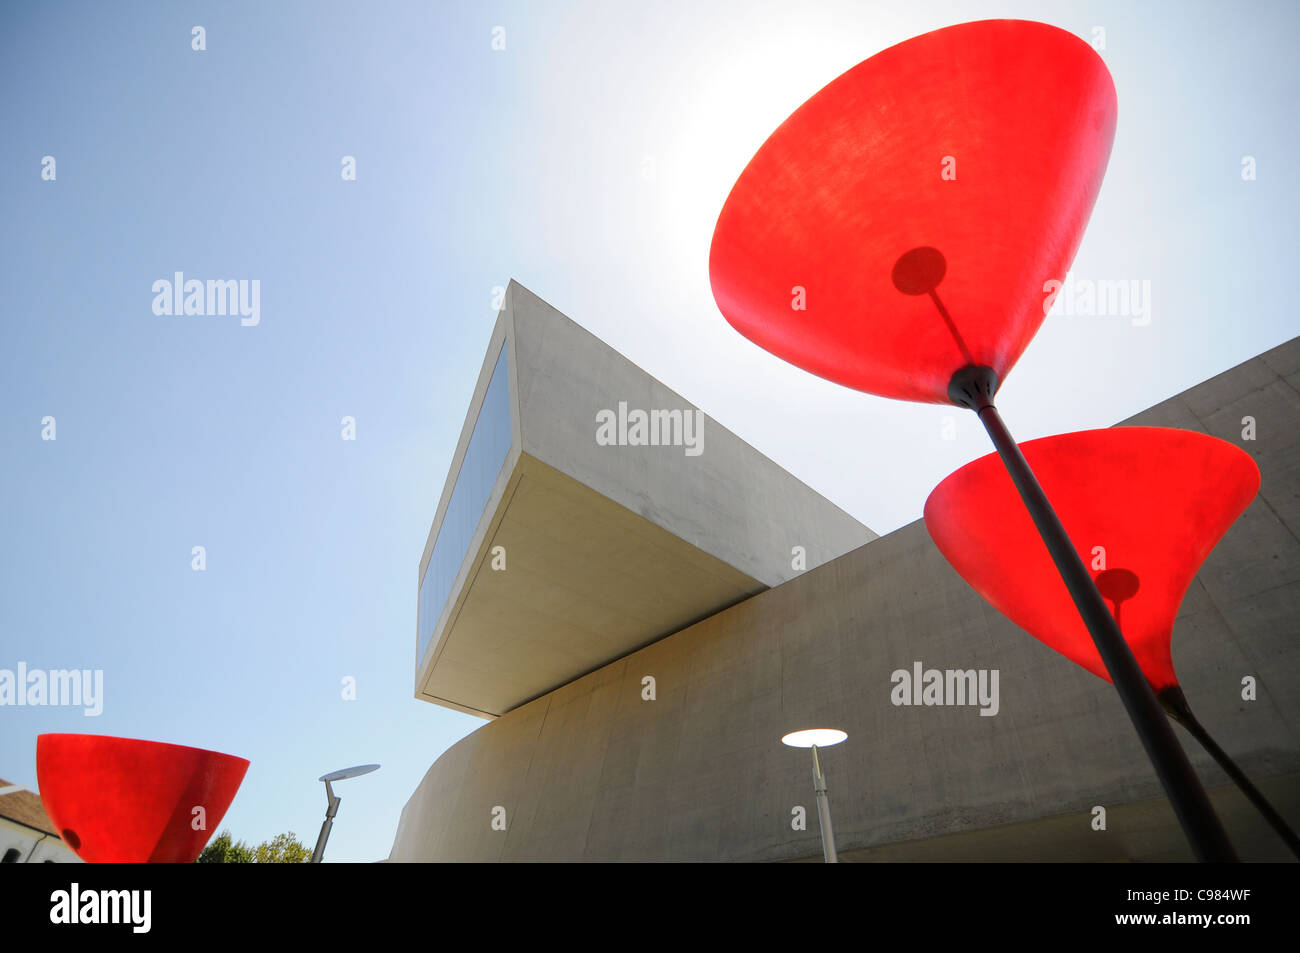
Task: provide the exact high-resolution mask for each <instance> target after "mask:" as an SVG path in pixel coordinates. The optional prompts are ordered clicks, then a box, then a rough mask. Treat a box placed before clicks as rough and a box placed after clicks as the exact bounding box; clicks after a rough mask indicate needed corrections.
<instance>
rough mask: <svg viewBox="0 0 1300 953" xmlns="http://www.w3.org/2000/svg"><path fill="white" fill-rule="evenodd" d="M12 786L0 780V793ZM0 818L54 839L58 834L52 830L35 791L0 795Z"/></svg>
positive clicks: (8, 782)
mask: <svg viewBox="0 0 1300 953" xmlns="http://www.w3.org/2000/svg"><path fill="white" fill-rule="evenodd" d="M14 786H15V785H14V784H13V783H12V782H10V781H6V780H5V779H4V778H0V791H3V790H4V789H5V788H11V787H14ZM0 817H4V818H8V819H9V820H11V821H16V822H17V823H19V824H22V825H24V826H25V827H32V828H35V829H36V830H38V831H45V832H46V833H49V834H53V835H54V836H56V837H57V836H58V834H59V832H58V831H56V830H55V829H54V825H53V824H51V823H50V817H49V815H48V814H46V813H45V805H43V804H41V796H40V795H39V794H37V793H36V792H35V791H28V790H27V789H26V788H23V789H21V790H17V791H10V792H9V793H8V794H0Z"/></svg>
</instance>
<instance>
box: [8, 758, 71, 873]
mask: <svg viewBox="0 0 1300 953" xmlns="http://www.w3.org/2000/svg"><path fill="white" fill-rule="evenodd" d="M0 863H5V864H68V863H72V864H80V863H82V860H81V858H80V857H78V856H77V855H76V854H75V853H73V851H72V849H71V848H70V847H68V845H67V844H65V843H63V841H62V840H60V839H59V832H58V831H56V830H55V829H54V825H53V824H51V823H50V818H49V815H48V814H46V813H45V806H44V805H42V804H41V796H40V795H39V794H37V793H36V792H35V791H29V790H27V788H25V787H23V786H22V785H21V784H10V783H9V782H8V781H6V780H4V779H3V778H0Z"/></svg>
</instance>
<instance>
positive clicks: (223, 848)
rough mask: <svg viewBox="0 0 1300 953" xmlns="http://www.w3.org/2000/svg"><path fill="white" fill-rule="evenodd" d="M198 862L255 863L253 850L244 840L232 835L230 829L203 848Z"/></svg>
mask: <svg viewBox="0 0 1300 953" xmlns="http://www.w3.org/2000/svg"><path fill="white" fill-rule="evenodd" d="M196 863H200V864H251V863H254V857H253V851H252V850H251V849H250V848H249V846H248V845H247V844H245V843H244V842H243V841H242V840H241V841H237V840H235V839H234V838H232V837H231V836H230V831H222V832H221V833H220V834H218V835H217V836H216V837H214V838H212V842H211V843H210V844H208V846H207V847H205V848H203V852H202V853H201V854H199V859H198V860H197V861H196Z"/></svg>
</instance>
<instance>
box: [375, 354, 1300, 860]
mask: <svg viewBox="0 0 1300 953" xmlns="http://www.w3.org/2000/svg"><path fill="white" fill-rule="evenodd" d="M1245 418H1251V419H1252V421H1253V425H1254V427H1255V439H1254V440H1246V439H1243V429H1244V428H1245V427H1246V426H1247V424H1246V423H1245ZM1124 423H1126V424H1135V425H1136V424H1141V425H1146V426H1166V427H1181V428H1186V429H1189V430H1197V431H1201V432H1205V433H1210V434H1212V435H1214V436H1218V437H1220V438H1222V439H1225V440H1229V441H1231V442H1233V443H1235V444H1237V445H1238V446H1241V447H1243V448H1244V449H1245V450H1247V451H1248V452H1250V453H1251V455H1252V456H1253V457H1254V459H1255V460H1256V462H1257V463H1258V464H1259V466H1260V469H1261V471H1262V474H1263V485H1262V488H1261V491H1260V494H1259V496H1258V497H1257V498H1256V499H1255V501H1254V502H1253V503H1252V504H1251V506H1250V508H1249V509H1248V510H1247V512H1246V513H1245V514H1244V515H1243V516H1242V517H1241V519H1239V520H1238V521H1237V523H1236V524H1235V525H1234V526H1233V527H1232V529H1231V530H1229V532H1228V533H1227V535H1226V536H1225V537H1224V539H1223V540H1222V541H1221V542H1220V544H1219V545H1218V546H1217V547H1216V548H1215V550H1214V551H1213V552H1212V553H1211V554H1210V556H1209V558H1208V559H1207V560H1206V562H1205V564H1204V566H1203V567H1202V570H1201V572H1200V574H1199V575H1198V577H1197V578H1196V580H1195V581H1194V582H1193V583H1192V586H1191V587H1190V589H1189V590H1188V593H1187V595H1186V597H1185V599H1184V601H1183V603H1182V606H1181V608H1180V610H1179V613H1178V618H1177V622H1176V624H1175V628H1174V648H1173V651H1174V663H1175V666H1176V667H1177V670H1178V672H1179V675H1180V678H1181V682H1182V685H1183V687H1184V689H1185V690H1186V694H1187V698H1188V699H1189V701H1190V702H1191V704H1192V707H1193V709H1194V710H1195V711H1196V712H1197V714H1198V716H1199V718H1200V720H1201V721H1202V722H1203V723H1204V724H1205V726H1206V727H1207V728H1208V729H1209V731H1210V732H1211V733H1212V734H1213V735H1214V736H1215V737H1216V738H1217V740H1218V741H1219V743H1220V744H1221V745H1222V746H1223V747H1224V748H1225V749H1226V750H1227V751H1228V752H1229V753H1230V754H1232V755H1233V756H1234V757H1235V758H1236V759H1237V761H1238V763H1239V764H1240V765H1241V766H1242V767H1243V769H1244V770H1245V771H1246V773H1247V774H1248V775H1250V776H1251V777H1252V778H1253V779H1254V780H1255V781H1256V782H1257V783H1258V784H1259V785H1260V786H1261V788H1262V789H1263V790H1264V791H1265V793H1266V794H1268V795H1269V796H1270V797H1272V798H1273V799H1274V804H1275V806H1276V807H1277V808H1278V809H1279V810H1280V811H1281V812H1282V814H1283V815H1284V816H1286V817H1287V818H1288V819H1289V821H1290V822H1291V824H1292V825H1293V826H1296V825H1300V783H1298V781H1300V643H1298V642H1297V639H1296V637H1295V633H1296V628H1295V624H1296V616H1297V610H1298V609H1300V339H1296V340H1293V341H1291V342H1288V343H1287V344H1284V345H1282V346H1280V347H1277V348H1275V349H1273V350H1271V351H1268V352H1267V353H1265V354H1262V355H1260V356H1258V357H1256V358H1254V359H1252V360H1250V361H1248V362H1246V363H1245V364H1242V365H1240V366H1238V367H1235V368H1233V369H1231V370H1229V371H1227V372H1225V373H1224V374H1221V375H1219V376H1217V377H1215V378H1213V379H1211V380H1208V381H1205V382H1204V383H1202V384H1200V385H1198V386H1196V387H1193V388H1191V389H1190V390H1188V391H1186V392H1184V393H1182V394H1179V395H1177V396H1176V397H1173V398H1171V399H1169V400H1166V401H1164V402H1162V403H1160V404H1158V405H1156V406H1155V407H1152V408H1150V409H1149V410H1147V411H1145V412H1143V413H1141V414H1138V415H1137V416H1135V417H1134V418H1131V419H1130V420H1128V421H1125V422H1124ZM1208 492H1212V488H1210V489H1209V490H1208ZM917 662H920V663H921V664H922V665H923V666H924V667H925V668H927V669H928V668H936V669H941V670H945V669H961V670H968V669H976V670H988V671H993V670H996V671H997V672H998V673H999V699H998V710H997V713H996V715H993V716H984V715H981V714H980V710H979V708H978V706H973V705H965V706H924V705H921V706H914V705H912V706H904V705H895V704H894V703H893V700H892V698H891V694H892V689H893V687H894V684H893V680H892V673H894V672H895V671H897V670H911V669H912V668H913V666H914V665H915V663H917ZM1247 676H1251V677H1253V678H1254V679H1255V680H1256V683H1257V697H1256V699H1255V700H1253V701H1251V700H1244V699H1243V697H1242V679H1243V678H1245V677H1247ZM647 677H652V678H653V679H654V690H655V697H654V700H646V698H645V691H646V688H645V685H646V683H645V681H644V679H645V678H647ZM805 727H837V728H842V729H844V730H845V731H847V732H848V740H847V741H846V742H845V743H843V744H842V745H839V746H837V747H835V748H831V749H826V750H825V751H824V752H823V756H822V764H823V767H824V769H825V771H826V773H827V776H828V779H829V784H830V795H831V809H832V813H833V816H834V824H835V833H836V839H837V841H838V844H839V848H840V851H841V853H842V855H843V856H844V857H845V858H846V859H864V860H871V859H881V860H884V859H889V860H907V859H995V860H1015V859H1063V860H1064V859H1105V860H1160V859H1168V860H1187V859H1191V852H1190V849H1189V848H1188V847H1187V845H1186V842H1185V840H1183V838H1182V835H1181V833H1180V832H1179V830H1178V828H1177V826H1176V824H1175V823H1174V822H1173V817H1172V811H1171V809H1170V808H1169V805H1168V802H1167V801H1166V800H1165V799H1164V797H1163V793H1162V791H1161V789H1160V786H1159V782H1158V781H1157V779H1156V777H1155V775H1154V773H1153V771H1152V769H1151V767H1150V764H1149V762H1148V761H1147V759H1146V757H1145V754H1144V752H1143V750H1142V748H1141V745H1140V742H1139V741H1138V739H1137V736H1136V734H1135V733H1134V731H1133V728H1132V726H1131V724H1130V723H1129V721H1128V718H1127V715H1126V714H1125V712H1124V710H1123V707H1122V704H1121V702H1120V700H1119V697H1118V696H1117V695H1116V693H1115V691H1114V689H1113V688H1112V687H1111V686H1110V685H1109V684H1108V683H1106V682H1104V681H1103V680H1101V679H1099V678H1097V677H1095V676H1093V675H1091V674H1089V673H1088V672H1086V671H1084V670H1083V669H1081V668H1079V667H1077V666H1075V665H1074V664H1073V663H1071V662H1069V661H1068V660H1066V659H1064V658H1062V657H1061V656H1059V655H1057V654H1056V653H1054V652H1053V651H1052V650H1050V649H1048V648H1047V647H1046V646H1044V645H1042V644H1041V643H1039V642H1038V641H1036V640H1035V639H1033V638H1031V637H1030V636H1028V635H1027V634H1025V633H1024V632H1023V631H1021V630H1020V629H1018V627H1016V626H1015V625H1014V624H1013V623H1011V622H1010V621H1008V620H1007V619H1005V618H1004V617H1002V616H1001V615H1000V614H999V613H997V611H996V610H994V609H992V608H991V607H990V606H988V605H987V604H986V603H985V602H984V601H983V600H982V599H981V598H980V597H979V596H978V595H977V594H976V593H975V592H974V591H973V590H972V589H970V587H969V586H967V584H966V583H965V582H964V581H963V580H962V579H961V578H960V577H959V576H958V575H957V574H956V573H955V572H954V571H953V570H952V569H951V568H950V567H949V565H948V564H947V562H946V561H945V560H944V559H943V557H942V556H941V555H940V553H939V552H938V550H937V549H936V548H935V547H934V545H933V544H932V543H931V541H930V538H929V536H928V534H927V532H926V529H925V526H924V524H923V523H921V522H920V521H917V522H915V523H912V524H909V525H908V526H906V527H903V528H902V529H900V530H898V531H897V532H894V533H891V534H889V535H888V536H885V537H882V538H880V539H876V540H874V541H872V542H870V543H867V544H866V545H863V546H860V547H858V548H856V549H853V550H852V551H850V552H847V553H845V554H844V555H842V556H840V557H839V558H837V559H833V560H831V561H830V562H827V563H825V564H824V565H821V566H819V567H817V568H815V569H810V570H809V571H808V572H806V573H803V574H801V575H798V576H796V577H794V578H792V579H790V580H789V581H786V582H784V583H783V584H781V585H778V586H776V587H774V588H771V589H769V590H767V591H764V592H761V593H759V594H757V595H755V596H753V597H751V598H748V599H745V600H744V601H742V602H740V603H738V604H736V605H733V606H731V607H730V608H728V609H726V610H724V611H722V612H719V613H717V614H715V615H712V616H710V617H709V618H706V619H704V620H702V621H700V622H698V623H696V624H694V625H691V626H689V627H688V628H686V629H683V630H682V631H679V632H677V633H675V634H673V635H671V636H669V637H667V638H664V639H662V640H660V641H657V642H655V643H654V644H652V645H649V646H647V647H645V648H643V649H641V650H639V651H637V652H634V653H632V654H629V655H627V656H625V657H623V658H620V659H618V660H617V661H614V662H612V663H611V664H608V665H606V666H604V667H602V668H600V669H598V670H596V671H593V672H591V673H590V674H588V675H585V676H584V677H582V678H579V679H577V680H575V681H573V682H570V683H569V684H566V685H563V686H562V687H560V688H558V689H556V690H554V691H552V692H550V693H548V694H546V695H543V696H542V697H539V698H537V699H535V700H533V701H531V702H529V703H528V704H526V705H523V706H521V707H519V708H517V709H515V710H514V711H511V712H510V713H508V714H507V715H505V716H504V717H501V718H499V719H497V720H495V721H493V722H491V723H490V724H487V725H485V726H483V727H482V728H480V729H478V730H477V731H475V732H474V733H473V734H471V735H469V736H468V737H466V738H465V739H463V740H462V741H460V742H458V743H457V744H456V745H454V746H453V747H451V748H450V749H448V750H447V751H446V752H445V753H444V754H443V755H442V756H441V757H440V758H439V759H438V760H437V761H436V762H435V763H434V764H433V766H432V767H431V768H430V769H429V771H428V773H427V774H426V776H425V778H424V780H423V781H422V782H421V784H420V785H419V787H418V788H417V790H416V791H415V792H414V794H413V795H412V797H411V799H410V800H409V802H408V803H407V805H406V808H405V809H404V811H403V813H402V818H401V821H400V824H399V827H398V830H397V833H396V838H395V841H394V844H393V848H392V852H391V855H390V859H391V860H393V861H579V860H586V861H763V860H801V859H814V858H820V855H821V848H820V841H819V837H818V832H817V821H816V808H815V802H814V797H813V793H812V782H811V764H810V760H809V758H808V753H807V752H806V751H799V750H793V749H789V748H785V747H783V746H782V745H781V744H780V743H779V738H780V737H781V735H782V734H784V733H786V732H787V731H791V730H794V729H798V728H805ZM1176 731H1177V733H1178V736H1179V738H1180V739H1181V740H1182V742H1183V746H1184V748H1185V749H1186V750H1187V752H1188V754H1189V756H1190V757H1191V759H1192V762H1193V765H1194V766H1195V768H1196V770H1197V772H1198V773H1199V774H1200V776H1201V777H1202V779H1204V781H1205V783H1206V785H1207V787H1209V788H1210V789H1211V795H1212V797H1213V799H1214V801H1215V804H1216V806H1217V807H1218V808H1219V810H1220V812H1221V814H1222V816H1223V818H1224V821H1225V824H1226V825H1227V827H1228V830H1229V834H1230V836H1232V837H1233V839H1234V842H1235V843H1236V845H1237V847H1238V850H1239V851H1240V853H1241V855H1242V857H1243V859H1246V860H1283V859H1288V857H1289V855H1288V854H1287V852H1286V851H1285V848H1283V847H1282V846H1281V845H1280V843H1279V842H1277V840H1276V838H1275V837H1274V836H1273V835H1272V834H1271V831H1270V830H1269V829H1268V828H1267V827H1266V826H1265V825H1264V824H1263V822H1262V821H1261V820H1259V818H1258V816H1257V815H1255V814H1254V813H1253V812H1252V811H1251V810H1250V809H1249V808H1248V806H1246V805H1245V803H1244V799H1242V798H1241V796H1240V795H1239V794H1238V793H1237V792H1236V790H1235V789H1234V788H1232V787H1230V786H1228V784H1227V779H1226V777H1225V776H1224V775H1223V774H1222V772H1221V771H1220V770H1219V769H1218V767H1217V766H1216V765H1215V764H1214V763H1213V762H1212V761H1211V759H1210V758H1209V756H1208V755H1205V754H1204V753H1203V752H1202V751H1201V750H1200V749H1199V747H1198V746H1197V745H1196V743H1195V741H1194V740H1193V739H1192V738H1190V736H1188V735H1187V734H1186V733H1184V732H1183V731H1182V729H1181V728H1179V729H1176ZM1099 806H1100V807H1104V808H1106V809H1107V812H1108V823H1107V827H1106V829H1105V830H1104V831H1099V830H1094V829H1093V825H1092V824H1091V823H1090V822H1091V820H1092V818H1093V817H1094V816H1095V811H1094V809H1095V808H1096V807H1099ZM799 807H802V808H804V809H805V810H806V812H807V815H808V821H807V828H806V829H805V830H795V829H792V817H793V816H794V812H795V811H796V810H797V809H798V808H799ZM498 809H500V810H498ZM502 815H504V816H502ZM494 818H495V819H496V820H497V823H496V824H494V823H493V821H494ZM502 820H503V821H504V829H500V828H501V827H502V823H501V821H502Z"/></svg>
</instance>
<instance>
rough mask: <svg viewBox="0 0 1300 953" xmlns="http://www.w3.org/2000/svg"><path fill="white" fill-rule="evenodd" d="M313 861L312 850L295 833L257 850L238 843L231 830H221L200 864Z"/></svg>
mask: <svg viewBox="0 0 1300 953" xmlns="http://www.w3.org/2000/svg"><path fill="white" fill-rule="evenodd" d="M310 860H311V851H310V850H308V849H307V848H306V847H304V846H303V844H302V842H301V841H300V840H298V836H297V835H296V834H294V833H293V832H292V831H288V832H286V833H283V834H276V835H275V836H274V837H272V838H271V839H270V840H265V841H262V843H260V844H258V845H257V846H256V847H249V846H248V845H247V844H245V843H244V842H243V841H242V840H241V841H237V840H235V839H234V838H233V837H232V836H231V834H230V831H222V832H221V833H220V834H218V835H217V836H216V837H214V838H213V839H212V842H211V843H210V844H208V846H207V847H205V848H203V853H201V854H199V859H198V861H197V862H198V863H200V864H305V863H307V862H308V861H310Z"/></svg>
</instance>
